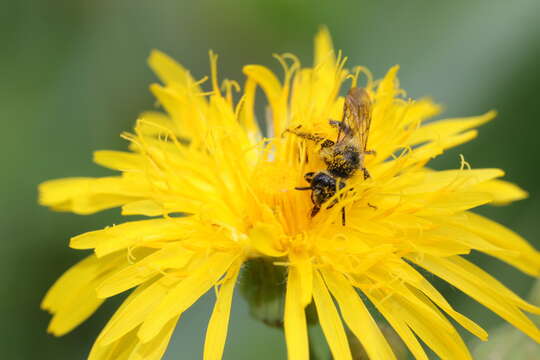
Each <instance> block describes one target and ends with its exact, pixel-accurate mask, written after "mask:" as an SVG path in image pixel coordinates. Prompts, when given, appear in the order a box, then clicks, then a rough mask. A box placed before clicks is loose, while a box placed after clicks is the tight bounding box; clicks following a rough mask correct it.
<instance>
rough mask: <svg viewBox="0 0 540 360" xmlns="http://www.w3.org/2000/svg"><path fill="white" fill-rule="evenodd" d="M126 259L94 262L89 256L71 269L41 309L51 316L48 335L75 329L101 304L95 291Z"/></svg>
mask: <svg viewBox="0 0 540 360" xmlns="http://www.w3.org/2000/svg"><path fill="white" fill-rule="evenodd" d="M123 262H125V258H122V257H118V256H113V257H108V258H106V259H97V258H96V257H95V256H93V255H92V256H89V257H87V258H85V259H84V260H82V261H80V262H79V263H77V264H76V265H74V266H72V267H71V268H70V269H69V270H68V271H66V272H65V273H64V274H63V275H62V276H61V277H60V278H59V279H58V280H57V281H56V282H55V283H54V285H53V286H52V287H51V288H50V289H49V291H48V292H47V294H46V295H45V298H44V299H43V301H42V303H41V307H42V309H45V310H48V311H49V312H51V313H52V314H53V318H52V320H51V322H50V324H49V327H48V331H49V332H51V333H53V334H54V335H56V336H60V335H64V334H65V333H67V332H69V331H71V330H72V329H73V328H75V327H76V326H78V325H79V324H80V323H82V322H83V321H84V320H86V319H87V318H88V317H89V316H90V315H92V314H93V313H94V312H95V311H96V309H97V308H98V307H99V306H100V305H101V304H102V302H103V300H102V299H99V298H98V297H97V294H96V291H95V287H96V286H97V284H99V283H100V282H101V281H102V279H103V277H104V276H105V275H106V274H107V273H108V272H109V271H110V270H111V269H114V268H115V267H117V266H120V264H122V263H123Z"/></svg>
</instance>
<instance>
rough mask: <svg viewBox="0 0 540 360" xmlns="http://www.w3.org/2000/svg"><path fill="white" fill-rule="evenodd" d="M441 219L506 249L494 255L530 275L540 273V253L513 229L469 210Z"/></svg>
mask: <svg viewBox="0 0 540 360" xmlns="http://www.w3.org/2000/svg"><path fill="white" fill-rule="evenodd" d="M441 220H442V221H446V222H449V223H451V224H452V225H454V226H456V227H461V228H463V229H466V230H467V231H470V232H471V233H473V234H476V235H478V236H480V237H482V238H484V239H485V240H487V241H489V242H490V243H492V244H493V245H495V246H497V247H499V248H502V249H506V250H507V254H505V253H497V254H492V255H493V256H496V257H497V258H499V259H501V260H503V261H505V262H507V263H509V264H511V265H512V266H515V267H516V268H518V269H520V270H521V271H523V272H525V273H527V274H529V275H532V276H538V275H540V253H539V252H538V251H537V250H535V249H534V248H533V247H532V246H531V245H529V244H528V243H527V241H526V240H525V239H523V238H522V237H521V236H519V235H518V234H516V233H515V232H513V231H512V230H510V229H508V228H506V227H504V226H502V225H500V224H497V223H496V222H494V221H492V220H489V219H487V218H485V217H483V216H481V215H478V214H474V213H471V212H467V213H466V216H465V217H464V218H445V219H441Z"/></svg>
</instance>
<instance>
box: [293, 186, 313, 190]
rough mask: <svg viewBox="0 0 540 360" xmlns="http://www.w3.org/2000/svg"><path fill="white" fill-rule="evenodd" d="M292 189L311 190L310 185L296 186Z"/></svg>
mask: <svg viewBox="0 0 540 360" xmlns="http://www.w3.org/2000/svg"><path fill="white" fill-rule="evenodd" d="M294 190H311V186H298V187H295V188H294Z"/></svg>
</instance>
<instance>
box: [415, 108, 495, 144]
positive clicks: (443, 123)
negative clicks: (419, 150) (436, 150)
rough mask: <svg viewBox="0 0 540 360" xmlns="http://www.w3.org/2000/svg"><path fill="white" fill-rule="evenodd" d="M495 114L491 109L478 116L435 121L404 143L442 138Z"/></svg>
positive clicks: (467, 128) (418, 130) (473, 126)
mask: <svg viewBox="0 0 540 360" xmlns="http://www.w3.org/2000/svg"><path fill="white" fill-rule="evenodd" d="M496 115H497V112H496V111H493V110H492V111H489V112H487V113H485V114H484V115H480V116H472V117H466V118H456V119H447V120H439V121H435V122H432V123H429V124H427V125H424V126H422V127H420V128H419V129H417V130H416V131H415V132H414V133H413V135H412V136H411V138H410V139H409V140H408V142H407V144H406V145H411V146H412V145H416V144H419V143H422V142H425V141H430V140H438V139H444V138H447V137H450V136H452V135H455V134H459V133H461V132H463V131H465V130H469V129H472V128H475V127H478V126H480V125H482V124H484V123H486V122H488V121H490V120H492V119H493V118H494V117H495V116H496Z"/></svg>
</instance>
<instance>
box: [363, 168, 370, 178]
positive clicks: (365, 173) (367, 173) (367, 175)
mask: <svg viewBox="0 0 540 360" xmlns="http://www.w3.org/2000/svg"><path fill="white" fill-rule="evenodd" d="M362 171H363V172H364V180H367V179H369V178H370V177H371V175H370V174H369V171H368V169H366V168H365V167H363V168H362Z"/></svg>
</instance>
